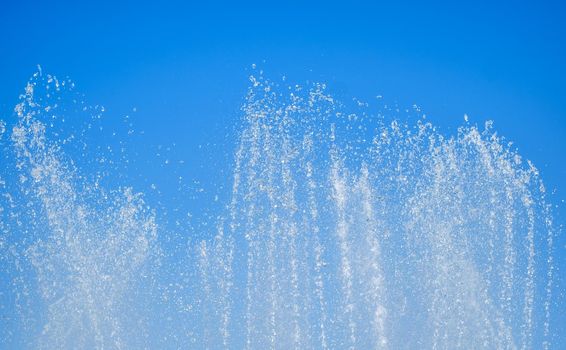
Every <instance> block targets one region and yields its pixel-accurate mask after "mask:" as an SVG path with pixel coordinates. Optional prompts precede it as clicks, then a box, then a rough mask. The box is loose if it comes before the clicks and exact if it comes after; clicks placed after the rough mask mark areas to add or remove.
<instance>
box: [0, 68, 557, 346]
mask: <svg viewBox="0 0 566 350" xmlns="http://www.w3.org/2000/svg"><path fill="white" fill-rule="evenodd" d="M254 73H256V71H254ZM250 80H251V83H250V87H249V90H248V93H247V96H246V98H245V101H244V103H243V106H242V109H241V118H240V120H239V121H238V125H237V127H236V129H237V132H236V135H234V137H235V140H226V148H229V147H232V146H234V147H235V149H233V150H231V149H230V150H229V151H227V152H229V153H231V154H233V157H232V165H231V175H230V179H229V181H227V183H230V184H231V188H230V189H229V192H230V193H226V195H225V196H223V198H227V200H226V202H225V203H223V205H222V208H221V209H220V210H218V211H219V212H218V214H217V215H211V216H206V218H201V219H200V220H206V221H207V222H206V224H207V225H197V226H190V227H189V225H186V226H185V225H183V224H182V223H181V224H180V225H179V224H178V225H177V226H176V227H177V228H176V230H177V231H176V233H175V235H174V234H173V233H172V228H171V227H172V226H174V225H171V224H172V223H171V222H168V220H169V219H167V218H170V217H172V215H169V216H167V213H168V211H171V212H172V211H173V208H174V207H177V206H178V203H169V204H168V203H165V204H164V205H157V204H155V203H153V202H152V200H151V198H148V197H149V196H148V193H149V191H150V188H139V187H138V188H136V187H135V186H134V185H132V184H128V183H127V182H128V175H127V173H128V169H132V168H130V167H129V165H128V164H130V163H131V162H132V159H131V157H130V156H129V154H128V153H127V151H125V149H126V148H127V147H126V146H125V145H126V144H127V143H128V140H127V135H128V134H129V133H126V135H125V136H124V138H123V139H119V140H118V141H112V142H114V144H113V148H111V147H109V146H108V145H106V144H105V142H106V139H104V138H102V137H101V136H100V135H104V134H103V133H101V130H102V127H100V126H99V125H98V124H97V123H98V122H99V120H100V119H101V118H102V113H103V112H104V110H103V108H102V107H99V106H95V107H90V106H89V105H87V104H86V103H84V102H81V100H80V98H78V95H77V94H76V93H75V92H74V85H73V83H72V82H71V81H69V80H68V79H66V80H58V79H57V78H56V77H53V76H50V75H46V74H44V73H41V71H39V72H38V73H36V74H35V75H34V77H33V78H32V79H31V80H30V81H29V83H28V84H27V87H26V89H25V91H24V93H23V94H22V95H21V97H20V101H19V103H18V104H17V105H16V107H15V112H14V116H13V117H11V118H6V119H5V121H1V122H0V148H1V150H2V163H1V168H0V169H1V170H0V195H1V196H0V264H1V266H2V271H3V276H2V277H1V278H0V347H2V348H39V349H83V348H84V349H144V348H151V349H162V348H163V349H165V348H167V349H177V348H195V349H531V348H543V349H547V348H551V346H552V344H551V343H550V339H551V334H552V331H553V330H552V325H551V324H550V312H551V303H552V295H551V291H552V289H553V285H552V283H553V260H552V259H553V257H552V250H553V246H552V245H553V237H554V231H553V221H552V213H551V210H550V206H549V203H548V202H547V201H546V199H545V188H544V185H543V182H542V180H541V178H540V177H539V173H538V171H537V169H536V167H535V166H534V165H533V164H531V162H529V161H527V160H524V159H523V158H522V157H521V156H520V154H518V153H517V151H516V150H515V149H514V147H513V146H512V145H511V144H510V143H509V142H508V141H507V140H505V139H504V138H503V137H501V136H499V135H498V134H497V133H496V132H495V130H494V128H493V126H492V123H491V122H486V123H485V125H481V126H477V125H474V124H471V123H469V122H468V121H467V119H466V120H465V121H464V124H463V126H461V127H460V128H458V129H457V131H455V132H453V133H450V134H447V133H445V132H443V131H440V130H438V129H437V128H436V127H435V126H434V125H433V124H431V123H429V122H428V121H427V119H426V116H425V115H424V114H423V113H422V112H421V111H420V109H419V108H418V107H416V106H414V107H412V108H410V109H408V110H407V111H405V113H404V114H403V111H404V109H399V108H398V107H391V106H387V105H384V104H381V105H380V107H379V108H376V109H372V108H371V107H370V106H368V104H367V103H364V102H361V101H358V100H355V101H354V103H344V102H341V101H337V100H336V99H334V98H333V97H332V96H331V95H330V94H329V93H328V92H327V91H326V87H325V86H324V84H316V83H314V84H307V85H306V86H298V85H293V86H291V85H286V84H285V83H284V82H282V83H280V84H277V83H273V82H270V81H268V80H266V79H265V78H264V77H263V76H262V74H261V73H258V74H256V75H255V76H252V77H250ZM77 116H82V117H77ZM73 118H74V119H73ZM147 142H151V140H147ZM186 177H190V174H186ZM136 184H138V182H136ZM187 200H188V199H187ZM199 205H200V206H202V207H207V206H209V205H212V203H207V202H206V201H202V203H199ZM171 220H173V219H171ZM176 220H177V221H178V220H180V219H178V218H177V219H176ZM179 227H181V228H182V227H186V229H184V230H181V233H180V236H179V232H178V231H179ZM195 227H196V228H195ZM196 230H199V232H195V231H196ZM172 237H176V238H172ZM179 237H180V238H179ZM172 241H175V242H176V243H175V244H174V247H173V244H171V242H172Z"/></svg>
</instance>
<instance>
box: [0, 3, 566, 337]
mask: <svg viewBox="0 0 566 350" xmlns="http://www.w3.org/2000/svg"><path fill="white" fill-rule="evenodd" d="M199 3H205V2H204V1H202V2H199ZM423 3H424V2H419V1H415V2H411V1H388V2H386V3H380V2H378V1H371V2H355V1H344V2H342V3H333V2H329V1H320V2H309V3H308V4H306V2H292V1H291V2H290V1H278V2H271V3H268V2H267V1H262V2H256V3H250V2H247V3H242V2H232V3H221V2H212V1H211V2H207V5H203V4H198V5H197V4H196V2H195V3H192V2H191V1H179V2H166V1H156V2H144V1H131V2H127V1H123V2H120V3H117V2H114V1H93V2H90V3H87V2H83V1H68V2H66V1H41V2H40V1H37V2H33V1H25V0H19V1H2V4H0V77H1V79H2V83H1V84H0V118H2V117H5V116H7V115H10V114H11V111H12V109H13V106H14V104H15V103H16V102H17V96H18V94H19V93H21V92H22V90H23V87H24V85H25V82H26V81H27V79H28V78H29V76H30V75H31V74H32V73H33V72H34V71H35V70H36V65H37V64H41V66H42V68H43V71H44V72H48V73H51V74H55V75H58V76H70V77H71V78H72V79H73V80H74V81H75V82H76V83H77V85H78V88H79V90H80V91H82V92H83V93H85V94H86V96H87V100H88V101H89V102H90V103H92V104H102V105H104V106H105V107H106V110H107V117H108V118H115V119H116V120H117V121H118V120H122V117H123V116H124V115H126V114H131V115H133V116H132V118H134V122H135V123H136V126H137V127H138V128H139V129H143V130H144V131H145V135H146V138H145V142H151V143H154V144H155V145H158V144H171V143H176V145H177V147H176V148H175V149H176V152H177V153H176V155H175V157H177V158H178V159H184V160H186V161H187V164H188V165H187V170H186V171H187V172H188V173H187V175H186V176H187V177H192V178H195V179H199V178H200V179H203V181H205V179H206V178H208V177H214V176H216V175H218V174H217V173H218V172H217V170H212V169H211V167H212V166H211V164H217V165H218V164H224V163H225V161H226V160H230V155H231V152H232V146H233V141H231V140H227V137H226V135H231V134H230V130H231V128H233V126H234V124H235V121H236V120H237V118H238V116H239V114H238V108H239V106H240V104H241V102H242V98H243V96H244V94H245V91H246V87H247V85H248V80H247V76H248V75H249V74H250V65H251V64H252V63H258V64H260V66H261V67H263V68H264V69H265V70H266V72H267V73H268V76H270V75H271V76H273V77H274V78H278V77H280V76H281V75H283V74H285V75H286V76H287V77H288V78H289V79H291V80H292V81H296V82H301V81H305V80H307V79H314V80H317V81H323V82H326V83H328V85H329V87H330V90H331V91H334V92H336V93H337V94H339V95H344V96H357V97H360V98H362V99H371V98H373V97H374V96H376V95H384V97H386V98H388V99H389V100H392V101H397V102H399V104H400V105H401V106H411V105H412V104H413V103H416V104H417V105H419V106H421V107H422V109H423V110H424V111H425V112H426V113H427V115H428V119H429V120H430V121H432V122H433V123H435V124H436V125H438V126H440V127H441V128H442V129H444V130H445V131H446V132H447V133H450V132H453V131H454V130H455V128H456V127H457V126H458V125H460V124H461V123H462V122H463V115H464V114H465V113H466V114H468V115H469V116H470V120H471V122H472V123H479V124H483V122H484V121H485V120H487V119H493V120H494V121H495V128H496V129H497V130H498V132H499V133H500V134H502V135H505V136H506V137H507V138H508V139H509V140H513V141H514V142H515V145H516V146H517V147H518V149H519V152H520V153H521V154H522V155H523V156H525V157H526V158H528V159H531V160H532V161H533V162H534V163H535V165H537V167H538V168H539V169H540V170H541V173H542V176H543V178H544V179H545V182H546V184H547V187H548V188H550V189H551V190H555V191H556V192H555V195H554V196H553V197H552V201H553V202H554V203H555V204H556V205H559V206H562V201H563V199H564V198H566V162H564V160H565V156H564V154H565V152H566V141H565V139H564V138H565V137H566V85H565V84H566V19H565V18H566V5H564V4H563V2H560V1H554V2H553V1H528V2H527V1H514V2H498V1H470V2H467V3H464V2H455V1H449V2H445V3H442V2H434V3H431V2H427V3H426V4H423ZM134 107H135V108H136V109H137V112H135V113H132V109H133V108H134ZM117 123H118V122H117ZM203 145H204V146H205V147H204V148H202V147H203ZM199 147H201V148H199ZM227 168H228V167H227ZM144 171H147V174H148V176H159V170H155V169H153V168H152V167H151V166H148V168H147V169H145V170H144ZM215 174H216V175H215ZM560 211H563V209H561V208H557V213H559V212H560ZM558 222H559V223H561V222H564V219H563V218H560V217H559V218H558ZM556 258H557V264H558V268H559V269H558V270H557V275H558V278H559V281H558V283H559V285H558V286H557V288H556V297H557V298H556V299H555V300H556V305H555V308H554V313H553V317H554V320H553V326H554V329H553V332H554V333H555V334H556V336H555V337H556V339H555V340H556V342H555V345H557V346H558V347H560V346H563V347H566V336H565V335H564V333H566V326H565V325H566V316H564V314H566V310H565V307H564V305H565V303H564V298H565V297H564V291H565V287H566V284H564V278H563V275H564V269H566V264H565V263H564V262H565V261H566V240H565V239H564V238H563V235H561V236H560V237H559V238H558V240H557V244H556Z"/></svg>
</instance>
